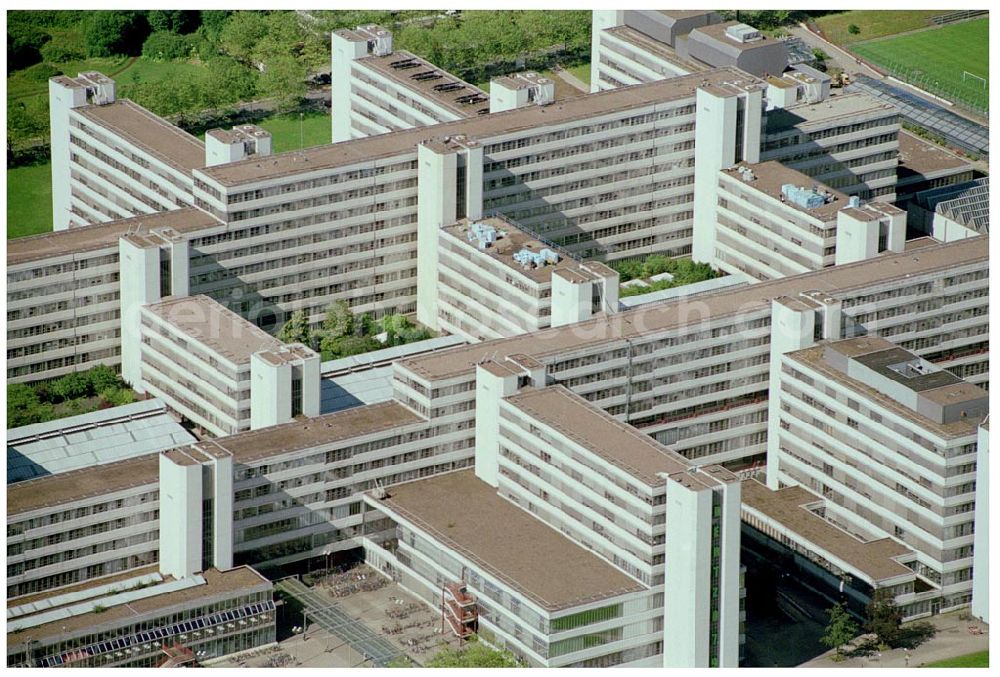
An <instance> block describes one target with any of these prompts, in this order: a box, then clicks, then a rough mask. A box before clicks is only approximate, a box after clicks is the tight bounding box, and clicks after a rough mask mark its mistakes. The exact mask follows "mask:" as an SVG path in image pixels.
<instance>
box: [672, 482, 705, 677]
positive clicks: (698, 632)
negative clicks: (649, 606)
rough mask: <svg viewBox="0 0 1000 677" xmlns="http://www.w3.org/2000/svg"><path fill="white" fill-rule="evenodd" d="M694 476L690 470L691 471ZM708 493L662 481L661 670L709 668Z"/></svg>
mask: <svg viewBox="0 0 1000 677" xmlns="http://www.w3.org/2000/svg"><path fill="white" fill-rule="evenodd" d="M692 472H694V469H692ZM711 516H712V492H711V491H699V490H698V489H696V488H691V487H690V486H688V485H686V484H685V483H684V482H683V481H680V480H678V479H673V478H671V479H668V480H667V523H666V537H665V548H666V556H665V558H664V561H665V562H666V569H665V573H664V585H663V608H664V617H663V667H665V668H693V667H708V658H709V656H708V636H709V631H710V630H709V623H710V620H711V616H710V613H711V610H710V605H709V596H708V594H709V592H710V590H709V588H710V585H711V574H712V571H711V566H710V563H709V561H708V560H706V559H705V557H706V555H709V556H710V555H711V550H712V524H711Z"/></svg>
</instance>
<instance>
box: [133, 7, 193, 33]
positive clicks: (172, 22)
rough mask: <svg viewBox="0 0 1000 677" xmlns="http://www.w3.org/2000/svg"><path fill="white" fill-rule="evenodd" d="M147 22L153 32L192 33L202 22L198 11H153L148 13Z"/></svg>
mask: <svg viewBox="0 0 1000 677" xmlns="http://www.w3.org/2000/svg"><path fill="white" fill-rule="evenodd" d="M146 20H147V21H148V22H149V27H150V28H151V29H152V30H153V31H169V32H171V33H190V32H191V31H193V30H195V29H196V28H197V27H198V23H199V21H200V16H199V12H198V11H197V10H193V11H192V10H184V9H153V10H150V11H149V12H147V13H146Z"/></svg>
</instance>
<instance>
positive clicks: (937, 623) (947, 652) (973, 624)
mask: <svg viewBox="0 0 1000 677" xmlns="http://www.w3.org/2000/svg"><path fill="white" fill-rule="evenodd" d="M961 615H963V614H962V612H958V611H955V612H952V613H948V614H941V615H938V616H931V617H930V618H927V619H925V620H926V621H928V622H930V623H932V624H933V625H934V627H936V628H937V634H935V635H934V637H932V638H931V639H929V640H927V641H926V642H924V643H923V644H921V645H920V646H918V647H916V648H915V649H910V650H908V651H907V650H904V649H892V650H891V651H883V652H881V654H877V655H872V656H865V657H858V658H848V659H846V660H844V661H841V662H839V663H836V662H834V661H832V660H830V656H832V655H833V653H834V652H833V651H828V652H827V653H825V654H823V655H822V656H818V657H816V658H814V659H813V660H811V661H808V662H806V663H803V664H802V665H801V666H800V667H803V668H878V667H882V668H905V667H911V668H916V667H920V666H921V665H924V664H925V663H933V662H934V661H939V660H943V659H945V658H955V657H956V656H964V655H966V654H970V653H975V652H977V651H986V650H988V649H989V648H990V635H989V626H988V625H986V624H985V623H981V622H980V621H977V620H969V621H963V620H962V619H961V618H960V617H959V616H961ZM917 622H918V623H919V622H920V621H917ZM970 628H971V630H970Z"/></svg>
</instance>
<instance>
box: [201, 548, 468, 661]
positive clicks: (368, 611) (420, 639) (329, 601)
mask: <svg viewBox="0 0 1000 677" xmlns="http://www.w3.org/2000/svg"><path fill="white" fill-rule="evenodd" d="M352 571H354V572H356V573H358V574H361V575H364V576H366V579H367V577H368V576H376V577H377V576H378V574H376V573H374V572H373V571H372V570H371V569H368V568H367V567H359V568H356V569H353V570H352ZM367 580H369V581H370V580H373V579H367ZM384 580H385V579H381V580H380V582H381V581H384ZM352 587H358V586H357V585H356V583H355V584H352V583H351V582H350V581H346V582H345V581H342V582H339V583H337V582H333V581H332V580H331V581H328V584H327V585H323V584H322V583H320V584H317V585H315V586H312V587H311V588H310V589H309V593H310V595H309V599H310V600H311V602H313V603H316V604H323V606H334V605H336V609H337V616H338V618H343V617H345V616H346V617H348V618H350V619H352V620H353V622H354V624H355V625H353V626H348V627H345V628H341V629H339V630H338V629H335V630H334V631H333V632H331V631H329V630H326V629H324V627H322V625H323V624H321V623H319V622H314V621H313V620H312V617H311V616H310V619H309V622H308V627H307V628H306V631H305V633H300V634H295V635H293V636H292V637H289V638H288V639H286V640H283V641H281V642H279V643H278V644H277V645H275V646H273V647H269V648H266V649H258V650H255V651H249V652H245V653H244V654H235V655H233V656H227V657H225V658H223V659H220V660H218V661H214V662H212V663H211V664H210V666H209V667H226V668H233V667H246V668H260V667H279V666H280V667H310V668H319V667H324V668H351V667H372V661H371V660H370V658H368V657H367V656H365V655H364V653H363V651H359V646H363V645H364V642H365V641H366V640H364V639H363V637H365V636H367V637H369V638H371V637H372V636H373V635H374V636H377V639H378V643H379V644H381V643H382V642H383V641H384V642H387V643H388V644H391V645H392V647H394V648H396V649H398V650H399V652H400V653H401V654H405V655H407V656H408V657H409V658H410V660H412V661H413V662H415V663H416V664H418V665H420V664H421V663H422V662H423V661H424V660H426V659H428V658H429V657H431V656H433V655H434V654H435V653H437V651H438V649H439V648H440V646H441V644H442V642H445V641H448V640H450V641H451V643H452V645H453V646H454V645H455V643H456V641H457V640H456V639H455V638H454V637H453V636H452V635H451V633H450V632H448V633H442V632H441V615H440V614H439V613H436V612H435V611H434V610H432V609H430V608H429V607H428V606H427V605H425V604H424V603H422V602H420V601H418V600H417V599H416V598H415V597H413V596H412V595H411V594H409V593H408V592H406V591H405V590H403V589H402V588H400V587H399V585H398V584H396V583H392V582H388V581H386V582H385V584H384V585H383V586H382V587H379V588H378V589H376V590H357V591H351V589H352ZM326 625H327V626H328V627H330V626H331V624H330V623H327V624H326ZM359 638H362V639H360V643H359ZM349 640H351V641H349ZM352 645H353V646H352Z"/></svg>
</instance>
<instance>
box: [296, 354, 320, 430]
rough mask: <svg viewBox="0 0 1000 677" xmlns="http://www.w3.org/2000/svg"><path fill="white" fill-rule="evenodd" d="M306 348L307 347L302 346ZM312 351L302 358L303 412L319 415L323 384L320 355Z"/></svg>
mask: <svg viewBox="0 0 1000 677" xmlns="http://www.w3.org/2000/svg"><path fill="white" fill-rule="evenodd" d="M302 348H303V349H304V350H305V349H306V347H305V346H302ZM309 352H310V353H312V354H311V355H310V356H309V357H305V358H303V359H302V365H301V369H302V414H303V415H304V416H309V417H310V418H311V417H314V416H319V412H320V396H321V393H322V390H323V384H322V383H321V382H320V356H319V354H317V353H315V352H313V351H309Z"/></svg>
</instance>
